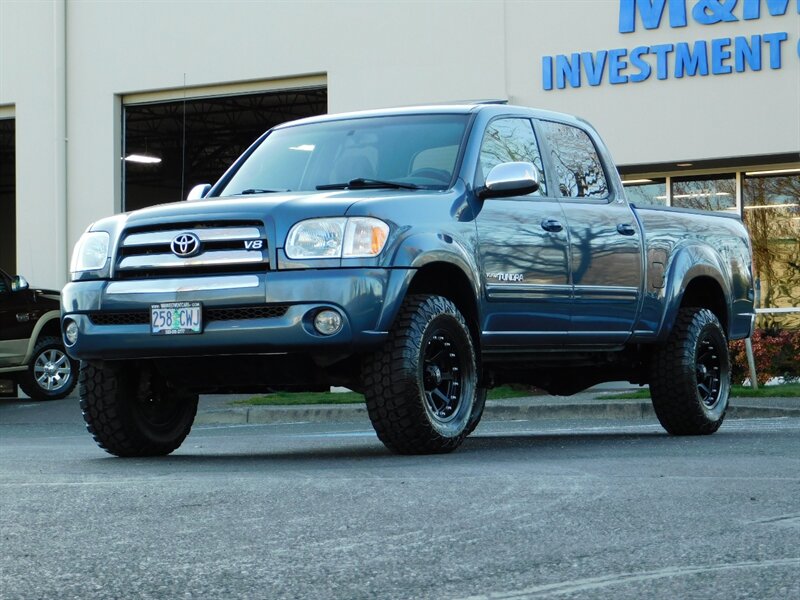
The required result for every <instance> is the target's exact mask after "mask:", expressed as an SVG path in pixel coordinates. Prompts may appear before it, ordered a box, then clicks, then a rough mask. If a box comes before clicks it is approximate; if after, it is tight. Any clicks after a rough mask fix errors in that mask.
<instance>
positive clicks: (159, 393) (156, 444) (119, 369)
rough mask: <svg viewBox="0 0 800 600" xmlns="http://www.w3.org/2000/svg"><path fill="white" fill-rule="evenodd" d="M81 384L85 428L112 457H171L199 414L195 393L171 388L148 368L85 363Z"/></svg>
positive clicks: (82, 364)
mask: <svg viewBox="0 0 800 600" xmlns="http://www.w3.org/2000/svg"><path fill="white" fill-rule="evenodd" d="M79 384H80V388H79V391H80V402H81V410H82V411H83V418H84V420H85V421H86V429H88V431H89V433H91V434H92V436H93V437H94V440H95V442H97V445H98V446H100V447H101V448H102V449H103V450H105V451H106V452H108V453H109V454H115V455H116V456H164V455H167V454H169V453H170V452H172V451H174V450H175V449H176V448H178V447H179V446H180V445H181V444H182V443H183V440H184V439H186V436H187V435H189V431H190V430H191V428H192V423H193V422H194V417H195V414H196V413H197V394H190V393H186V392H183V391H180V390H176V389H174V388H171V387H169V386H168V385H167V383H166V381H164V379H163V378H162V377H160V376H159V375H158V374H157V373H156V372H154V371H153V369H152V368H150V367H149V366H144V367H142V366H141V365H139V364H136V363H133V364H126V365H113V366H112V365H111V364H109V363H104V364H103V363H98V364H95V363H89V362H84V363H81V372H80V381H79Z"/></svg>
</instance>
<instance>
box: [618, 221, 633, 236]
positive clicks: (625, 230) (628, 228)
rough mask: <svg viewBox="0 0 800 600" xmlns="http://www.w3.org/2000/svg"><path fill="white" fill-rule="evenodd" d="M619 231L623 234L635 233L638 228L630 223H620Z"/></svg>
mask: <svg viewBox="0 0 800 600" xmlns="http://www.w3.org/2000/svg"><path fill="white" fill-rule="evenodd" d="M617 232H618V233H621V234H622V235H634V234H635V233H636V230H635V229H634V228H633V226H632V225H629V224H628V223H620V224H619V225H617Z"/></svg>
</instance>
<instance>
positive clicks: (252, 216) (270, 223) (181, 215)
mask: <svg viewBox="0 0 800 600" xmlns="http://www.w3.org/2000/svg"><path fill="white" fill-rule="evenodd" d="M442 194H443V192H440V191H429V190H414V191H409V190H387V189H379V190H374V189H373V190H333V191H324V192H322V191H321V192H289V193H270V194H254V195H252V196H236V197H227V198H211V199H208V200H193V201H187V202H175V203H171V204H161V205H158V206H152V207H149V208H144V209H141V210H137V211H134V212H131V213H128V214H126V215H117V216H116V217H110V218H109V219H104V220H102V221H98V222H97V223H95V224H94V225H93V226H92V230H94V231H98V230H99V231H109V232H110V233H112V234H116V235H119V234H120V233H121V232H122V229H127V228H131V227H147V226H153V225H165V224H170V223H175V224H176V225H177V224H186V225H187V226H188V225H190V224H193V223H196V222H198V221H209V220H217V219H218V220H231V219H235V220H259V221H263V222H264V224H265V226H266V227H267V234H268V235H269V236H270V237H271V238H272V239H273V240H274V241H275V242H277V244H276V245H277V246H278V247H280V246H282V245H283V240H284V239H286V235H287V233H288V231H289V229H290V228H291V227H292V225H294V224H295V223H297V222H298V221H302V220H304V219H313V218H320V217H341V216H345V215H347V214H348V211H350V209H351V208H352V207H353V206H354V205H356V204H364V205H365V209H366V210H365V211H359V213H362V212H366V214H370V213H371V212H372V210H371V208H372V207H375V206H376V205H378V204H384V203H386V202H391V203H397V204H401V205H402V204H404V203H407V202H408V203H418V202H420V201H421V200H425V199H430V197H432V196H433V197H436V198H441V196H442ZM367 206H368V207H370V208H366V207H367Z"/></svg>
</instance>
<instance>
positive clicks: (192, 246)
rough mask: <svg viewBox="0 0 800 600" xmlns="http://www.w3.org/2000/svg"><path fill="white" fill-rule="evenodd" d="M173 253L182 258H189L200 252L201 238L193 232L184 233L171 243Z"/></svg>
mask: <svg viewBox="0 0 800 600" xmlns="http://www.w3.org/2000/svg"><path fill="white" fill-rule="evenodd" d="M170 248H171V249H172V253H173V254H174V255H175V256H180V257H181V258H189V257H190V256H194V255H195V254H197V253H199V252H200V238H199V237H197V236H196V235H195V234H193V233H182V234H180V235H178V236H175V238H174V239H173V240H172V243H171V244H170Z"/></svg>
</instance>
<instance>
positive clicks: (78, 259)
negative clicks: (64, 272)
mask: <svg viewBox="0 0 800 600" xmlns="http://www.w3.org/2000/svg"><path fill="white" fill-rule="evenodd" d="M109 240H110V238H109V235H108V234H107V233H106V232H105V231H88V232H86V233H84V234H83V235H82V236H81V239H79V240H78V243H77V244H75V249H74V250H73V251H72V262H71V263H70V267H69V270H70V271H71V272H72V273H80V272H83V271H97V270H99V269H102V268H103V267H104V266H105V264H106V260H108V243H109Z"/></svg>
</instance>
